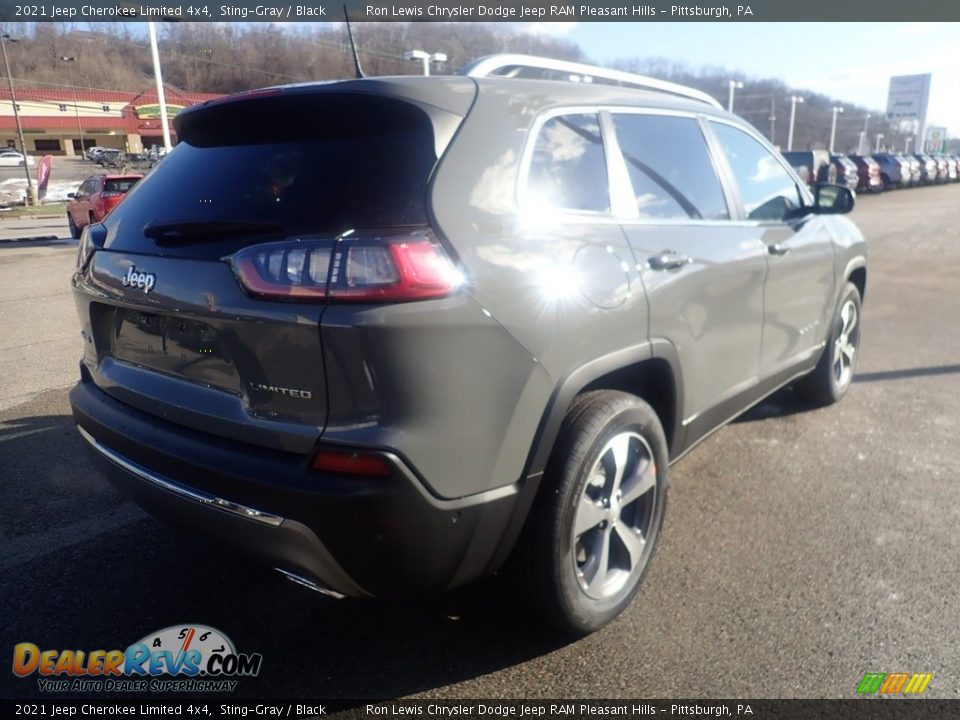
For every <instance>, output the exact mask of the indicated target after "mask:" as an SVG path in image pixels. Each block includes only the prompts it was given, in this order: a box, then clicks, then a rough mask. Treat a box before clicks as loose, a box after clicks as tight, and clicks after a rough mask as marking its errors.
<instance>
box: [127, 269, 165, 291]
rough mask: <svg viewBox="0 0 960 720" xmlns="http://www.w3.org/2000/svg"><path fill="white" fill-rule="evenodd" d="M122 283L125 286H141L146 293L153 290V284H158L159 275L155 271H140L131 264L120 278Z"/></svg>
mask: <svg viewBox="0 0 960 720" xmlns="http://www.w3.org/2000/svg"><path fill="white" fill-rule="evenodd" d="M120 283H121V284H122V285H123V286H124V287H132V288H140V289H141V290H143V292H144V293H148V292H150V291H151V290H153V286H154V285H156V284H157V276H156V275H154V274H153V273H147V272H138V271H137V268H136V267H134V266H133V265H131V266H130V269H129V270H127V274H126V275H124V276H123V278H122V279H121V280H120Z"/></svg>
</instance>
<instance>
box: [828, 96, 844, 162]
mask: <svg viewBox="0 0 960 720" xmlns="http://www.w3.org/2000/svg"><path fill="white" fill-rule="evenodd" d="M842 112H843V108H842V107H839V106H837V105H834V106H833V122H832V123H831V124H830V154H831V155H832V154H833V145H834V142H835V141H836V139H837V114H838V113H842Z"/></svg>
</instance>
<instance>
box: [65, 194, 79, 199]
mask: <svg viewBox="0 0 960 720" xmlns="http://www.w3.org/2000/svg"><path fill="white" fill-rule="evenodd" d="M67 197H68V198H71V199H73V198H75V197H77V194H76V193H67Z"/></svg>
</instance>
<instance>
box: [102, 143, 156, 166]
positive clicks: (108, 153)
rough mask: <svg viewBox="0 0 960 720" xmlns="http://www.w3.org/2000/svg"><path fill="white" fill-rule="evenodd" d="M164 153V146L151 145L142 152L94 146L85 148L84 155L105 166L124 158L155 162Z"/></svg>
mask: <svg viewBox="0 0 960 720" xmlns="http://www.w3.org/2000/svg"><path fill="white" fill-rule="evenodd" d="M166 154H167V150H166V148H162V147H152V148H149V149H148V150H146V151H144V152H142V153H128V152H124V151H123V150H118V149H117V148H105V147H99V146H94V147H91V148H87V152H86V153H85V157H86V158H87V160H90V161H91V162H95V163H97V164H98V165H102V166H105V167H107V166H111V165H115V164H120V163H122V162H123V161H125V160H126V161H132V162H146V161H150V160H152V161H154V162H155V161H157V160H159V159H160V158H162V157H163V156H164V155H166Z"/></svg>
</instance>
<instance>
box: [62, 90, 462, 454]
mask: <svg viewBox="0 0 960 720" xmlns="http://www.w3.org/2000/svg"><path fill="white" fill-rule="evenodd" d="M456 82H459V83H462V82H463V81H456ZM385 84H387V83H382V82H377V81H361V82H354V83H339V84H337V85H330V86H327V87H325V88H322V87H317V86H313V87H311V88H302V87H295V88H291V89H290V91H286V90H283V91H281V90H276V91H269V92H266V93H251V94H249V95H247V96H241V97H237V98H235V99H228V101H226V102H216V101H215V102H214V103H208V104H207V105H206V106H202V107H200V108H198V109H193V110H189V111H186V112H184V113H182V115H181V117H178V119H177V123H176V128H177V131H178V135H179V140H180V144H179V145H178V146H177V147H176V149H175V150H174V151H173V152H171V153H170V154H169V155H168V156H167V157H166V158H164V159H163V160H162V161H161V162H160V163H159V164H158V165H157V166H156V168H155V169H154V170H153V171H152V172H151V173H150V174H149V175H147V176H146V177H145V178H144V179H143V180H141V181H140V182H139V183H138V184H137V185H136V186H135V187H134V188H133V189H132V190H131V191H130V192H129V193H128V194H127V196H126V198H125V200H124V202H123V203H121V204H120V205H119V206H118V207H117V209H116V210H115V211H114V212H113V213H112V214H111V215H110V216H108V218H107V219H106V220H105V221H104V223H103V224H102V225H96V226H92V227H91V228H89V230H88V231H87V232H86V234H85V235H84V237H83V239H82V240H81V250H80V260H79V264H81V268H80V271H79V272H78V273H77V275H76V276H75V278H74V284H75V287H76V288H77V290H78V292H77V294H76V298H77V304H78V310H79V312H80V319H81V323H82V324H83V326H84V330H85V332H84V336H85V337H86V338H87V341H88V342H87V347H86V353H85V357H84V367H85V375H86V376H87V378H88V379H89V380H91V381H93V382H94V383H95V384H96V385H97V386H98V387H100V389H102V390H103V391H105V392H107V393H108V394H110V395H111V396H113V397H114V398H116V399H117V400H120V401H121V402H124V403H126V404H128V405H131V406H133V407H136V408H137V409H139V410H141V411H144V412H147V413H150V414H152V415H155V416H158V417H161V418H164V419H167V420H170V421H172V422H176V423H178V424H181V425H184V426H187V427H191V428H194V429H196V430H201V431H204V432H208V433H213V434H217V435H220V436H223V437H229V438H232V439H237V440H241V441H245V442H250V443H253V444H257V445H262V446H265V447H273V448H277V449H283V450H288V451H294V452H303V453H306V452H309V451H310V449H311V448H312V447H313V445H314V444H315V442H316V440H317V438H318V437H319V435H320V434H321V433H322V431H323V428H324V425H325V422H326V415H327V388H326V374H325V371H324V354H323V351H322V348H321V334H320V327H319V325H320V320H321V317H322V315H323V311H324V308H325V307H326V303H327V302H328V301H329V299H328V295H329V297H338V296H336V295H335V293H334V292H333V291H332V290H331V291H330V292H329V293H328V292H327V290H328V289H329V288H331V287H332V285H331V278H333V279H334V280H335V279H336V277H335V271H336V268H332V266H333V265H336V264H338V263H339V262H340V260H339V258H340V256H339V255H338V254H336V253H335V252H334V251H333V248H334V246H335V245H337V247H339V245H338V242H343V241H342V240H341V238H342V237H344V236H352V237H363V236H376V238H377V242H379V243H381V244H383V243H389V240H386V241H384V240H382V238H388V239H389V238H390V237H393V236H396V235H402V236H404V237H408V236H417V237H426V238H429V241H430V242H436V241H435V239H434V238H433V237H432V235H431V231H430V229H429V221H428V214H427V186H428V183H429V179H430V176H431V173H432V171H433V168H434V166H435V164H436V162H437V159H438V155H439V154H441V153H442V150H443V147H444V144H445V143H446V142H448V141H449V138H450V137H452V134H453V132H454V131H455V129H456V127H457V125H458V124H459V121H460V120H461V119H462V117H461V116H460V115H459V114H457V113H452V112H450V111H449V110H442V109H440V108H437V107H435V106H433V105H426V104H425V103H423V102H421V101H419V100H417V99H416V98H414V99H411V98H409V97H397V96H389V95H388V96H384V95H383V94H375V93H370V92H366V93H364V92H357V91H356V90H355V87H356V86H364V87H366V86H367V85H372V86H375V87H376V86H381V89H382V86H383V85H385ZM344 86H347V90H348V91H344V89H343V88H344ZM400 87H401V89H402V87H403V86H402V84H400ZM414 87H415V89H417V90H419V88H417V86H416V85H415V86H414ZM351 90H352V91H351ZM412 94H414V95H416V92H414V93H412ZM462 95H463V93H461V98H460V99H455V101H456V102H457V103H458V104H459V105H460V107H459V108H458V109H461V110H462V112H466V108H467V107H468V106H469V99H470V98H468V100H467V102H466V104H464V101H463V99H462ZM471 98H472V96H471ZM424 242H426V241H424ZM378 249H380V248H374V250H378ZM338 252H339V251H337V253H338ZM384 252H386V251H384ZM331 257H333V258H334V260H333V262H331ZM345 257H348V256H345ZM350 258H352V260H351V262H352V266H351V267H353V268H354V270H353V272H354V273H356V272H357V271H356V267H357V266H358V261H362V260H364V259H367V260H369V264H370V266H371V267H372V268H373V269H370V268H369V267H362V268H361V272H362V271H366V272H367V273H368V274H369V273H373V272H375V270H376V269H377V268H379V265H377V264H376V263H377V260H378V258H377V257H375V256H371V251H370V248H359V249H357V248H354V255H352V256H349V257H348V259H350ZM346 262H347V261H346V260H344V263H346ZM359 264H360V265H362V263H359ZM245 273H246V274H245ZM343 282H346V281H345V280H344V281H343ZM258 283H259V284H258ZM342 293H343V295H344V296H345V297H344V299H345V300H347V301H356V300H357V297H356V296H355V295H354V294H355V293H356V288H353V287H351V288H346V287H344V288H343V290H342ZM352 293H353V294H352ZM364 297H365V296H364ZM364 297H361V298H360V299H361V300H363V299H364ZM384 298H385V299H392V296H390V295H389V294H386V295H384Z"/></svg>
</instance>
